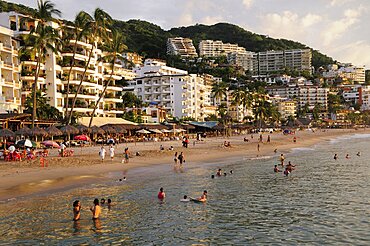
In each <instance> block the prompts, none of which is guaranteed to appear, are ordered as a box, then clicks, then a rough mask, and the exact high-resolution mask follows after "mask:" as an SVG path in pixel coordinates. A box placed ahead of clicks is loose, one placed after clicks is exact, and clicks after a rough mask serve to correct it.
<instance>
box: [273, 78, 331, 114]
mask: <svg viewBox="0 0 370 246" xmlns="http://www.w3.org/2000/svg"><path fill="white" fill-rule="evenodd" d="M266 89H267V92H268V94H269V95H271V96H280V97H282V98H289V99H294V100H296V101H297V102H298V107H299V108H303V107H305V106H306V105H308V107H309V109H313V108H314V107H315V105H316V104H319V105H321V107H322V109H324V110H327V108H328V92H329V89H328V88H322V87H319V86H314V85H297V84H293V85H286V86H271V87H267V88H266Z"/></svg>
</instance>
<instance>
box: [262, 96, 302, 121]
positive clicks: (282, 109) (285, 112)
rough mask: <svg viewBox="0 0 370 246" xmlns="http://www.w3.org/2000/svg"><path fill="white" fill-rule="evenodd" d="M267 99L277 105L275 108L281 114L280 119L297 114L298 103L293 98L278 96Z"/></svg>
mask: <svg viewBox="0 0 370 246" xmlns="http://www.w3.org/2000/svg"><path fill="white" fill-rule="evenodd" d="M269 100H270V101H271V102H272V104H273V105H275V106H277V109H278V111H279V113H280V115H281V119H283V120H287V119H288V118H289V117H290V116H292V117H296V116H297V108H298V104H297V102H296V101H295V100H292V99H288V98H284V97H280V96H273V97H270V98H269Z"/></svg>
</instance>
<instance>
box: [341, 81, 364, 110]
mask: <svg viewBox="0 0 370 246" xmlns="http://www.w3.org/2000/svg"><path fill="white" fill-rule="evenodd" d="M339 88H340V90H341V92H342V96H343V98H344V101H345V102H347V103H350V104H352V105H354V104H358V105H360V106H361V110H370V86H368V85H342V86H339Z"/></svg>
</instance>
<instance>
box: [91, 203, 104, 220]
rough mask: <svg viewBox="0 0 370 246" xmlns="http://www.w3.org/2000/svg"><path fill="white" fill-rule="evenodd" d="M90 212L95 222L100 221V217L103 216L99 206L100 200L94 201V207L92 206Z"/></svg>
mask: <svg viewBox="0 0 370 246" xmlns="http://www.w3.org/2000/svg"><path fill="white" fill-rule="evenodd" d="M90 211H91V212H92V214H93V217H92V219H93V220H96V219H99V216H100V214H101V207H100V206H99V199H98V198H95V199H94V206H92V207H91V208H90Z"/></svg>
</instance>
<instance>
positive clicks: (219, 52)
mask: <svg viewBox="0 0 370 246" xmlns="http://www.w3.org/2000/svg"><path fill="white" fill-rule="evenodd" d="M246 52H247V51H246V50H245V48H243V47H239V46H238V45H237V44H230V43H226V44H224V43H223V42H222V41H220V40H202V41H201V42H200V43H199V55H200V56H204V57H218V56H226V55H227V54H229V53H246Z"/></svg>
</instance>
